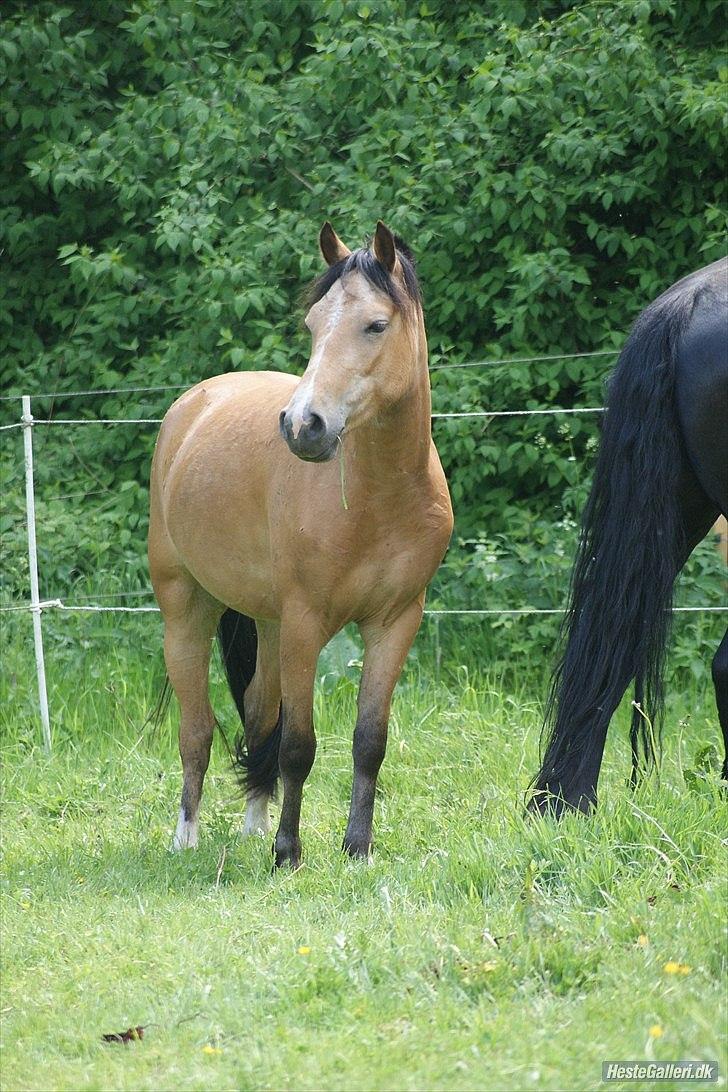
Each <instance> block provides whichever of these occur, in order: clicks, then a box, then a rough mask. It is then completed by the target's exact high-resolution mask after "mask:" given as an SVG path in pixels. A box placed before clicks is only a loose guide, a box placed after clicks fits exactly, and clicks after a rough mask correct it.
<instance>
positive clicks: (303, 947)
mask: <svg viewBox="0 0 728 1092" xmlns="http://www.w3.org/2000/svg"><path fill="white" fill-rule="evenodd" d="M298 954H299V955H311V949H310V948H309V946H308V944H302V945H301V947H300V948H299V949H298Z"/></svg>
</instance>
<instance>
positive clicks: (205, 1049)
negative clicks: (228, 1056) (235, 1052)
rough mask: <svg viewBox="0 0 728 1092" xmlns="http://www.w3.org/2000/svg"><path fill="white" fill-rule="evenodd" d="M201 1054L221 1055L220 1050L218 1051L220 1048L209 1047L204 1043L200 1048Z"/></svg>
mask: <svg viewBox="0 0 728 1092" xmlns="http://www.w3.org/2000/svg"><path fill="white" fill-rule="evenodd" d="M202 1053H203V1054H222V1050H221V1049H220V1047H214V1046H210V1044H209V1043H205V1045H204V1046H203V1048H202Z"/></svg>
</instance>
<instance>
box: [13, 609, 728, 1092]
mask: <svg viewBox="0 0 728 1092" xmlns="http://www.w3.org/2000/svg"><path fill="white" fill-rule="evenodd" d="M155 624H156V623H155ZM140 625H141V623H140ZM144 625H145V626H146V625H151V623H146V622H145V623H144ZM140 632H141V631H140ZM155 640H156V638H154V635H153V634H152V633H151V631H150V636H149V645H150V647H153V645H154V643H155ZM97 655H98V653H96V656H97ZM64 656H65V653H64ZM50 659H51V664H52V665H53V657H52V656H51V657H50ZM61 667H62V670H61ZM152 675H153V673H152V672H147V671H146V670H145V669H144V668H143V667H142V662H141V661H140V660H139V658H138V657H137V658H136V659H133V658H132V657H131V654H127V653H126V651H125V649H124V648H123V647H120V648H119V647H116V648H115V647H113V646H112V647H108V648H107V655H106V657H105V658H104V659H102V660H98V659H97V658H95V656H94V654H93V650H90V651H89V653H88V655H87V657H86V658H85V659H82V660H80V661H78V662H74V660H73V658H72V657H71V656H70V654H69V655H68V656H67V657H66V658H65V659H62V664H61V665H60V666H59V664H58V662H57V663H56V668H55V671H54V670H53V666H52V669H51V681H52V692H51V696H52V705H53V710H54V724H55V740H54V744H55V749H54V753H53V755H52V757H50V758H47V757H45V756H44V755H43V753H42V752H41V751H40V749H39V747H38V745H37V739H38V732H39V729H38V725H37V724H36V722H35V716H34V712H33V691H32V685H31V682H30V680H31V679H32V671H31V666H30V660H29V659H26V658H25V657H24V656H20V655H19V656H18V659H17V662H16V663H15V664H14V665H13V669H12V670H10V671H9V672H7V674H6V681H5V693H4V695H3V697H4V701H3V710H4V720H5V722H6V723H5V727H4V751H5V761H4V785H3V823H2V841H3V850H4V865H3V877H2V885H3V886H2V890H3V908H4V909H3V922H2V959H3V977H2V1003H1V1006H0V1007H1V1009H2V1020H3V1044H4V1053H3V1061H2V1069H1V1072H0V1078H1V1082H2V1087H3V1088H4V1089H6V1090H8V1092H14V1090H21V1089H69V1090H70V1089H74V1090H76V1089H134V1090H137V1089H155V1090H158V1089H288V1088H290V1089H464V1090H465V1089H467V1090H471V1089H490V1088H493V1089H529V1088H538V1089H541V1088H543V1089H591V1088H598V1087H600V1076H601V1062H602V1060H603V1059H608V1058H626V1059H630V1058H632V1059H634V1058H648V1057H655V1058H658V1059H659V1058H664V1059H682V1058H699V1059H719V1060H720V1062H721V1071H722V1073H723V1074H725V1073H726V1057H725V1035H724V1028H725V987H724V977H723V976H724V973H725V962H726V954H725V928H724V924H725V912H724V896H725V893H726V875H725V854H724V849H725V847H724V845H722V844H721V835H722V834H724V833H725V829H726V826H725V818H726V815H725V803H724V801H723V800H722V798H721V796H720V794H719V792H718V791H717V788H716V781H715V778H714V777H713V776H711V777H708V778H707V779H703V778H702V776H701V774H700V761H697V762H696V757H695V756H696V754H698V753H699V752H700V750H701V749H702V748H705V747H706V746H708V745H710V744H717V733H716V727H715V719H716V718H715V712H714V707H713V704H712V695H711V694H710V693H709V692H707V691H706V692H705V693H702V692H700V693H694V692H693V693H690V694H685V695H683V696H682V697H680V696H678V697H677V698H674V700H673V702H672V704H671V707H670V710H669V717H668V726H667V730H666V756H665V763H664V769H663V773H662V778H661V782H660V784H659V785H658V784H657V783H656V782H655V781H651V782H650V783H649V784H647V785H645V786H643V787H642V788H641V789H640V790H639V791H638V793H637V794H636V795H632V794H630V793H629V792H628V791H627V789H626V786H625V777H626V774H627V762H628V760H627V753H626V747H625V746H624V745H623V742H622V737H623V736H624V726H625V725H624V718H622V723H621V727H620V725H615V729H616V730H615V732H614V737H613V740H612V742H611V743H610V746H609V749H608V756H607V762H606V767H605V777H604V782H603V788H602V802H601V807H600V810H599V812H598V814H597V815H596V816H595V817H593V818H592V819H590V820H588V821H585V820H583V819H578V818H576V817H570V818H567V819H566V821H564V822H563V823H562V824H560V825H559V826H556V825H554V824H552V823H550V822H527V821H525V820H524V818H523V816H522V793H523V790H524V788H525V786H526V784H527V782H528V778H529V776H530V774H531V773H532V772H533V771H534V769H535V765H536V758H537V744H538V725H539V705H538V701H539V698H540V697H541V694H542V687H541V686H540V685H539V684H538V683H536V682H528V680H527V681H526V682H524V683H522V684H521V687H520V689H518V690H516V691H514V692H512V693H510V694H508V693H504V692H503V688H502V686H501V684H500V683H498V684H497V685H496V684H494V682H493V680H491V681H490V682H488V681H483V680H477V681H473V680H472V679H469V677H468V675H467V673H466V672H465V671H462V672H460V673H459V674H449V675H448V674H447V673H446V680H445V681H444V682H441V683H439V684H437V685H435V684H433V683H432V682H429V681H427V676H426V675H425V674H424V673H423V672H422V668H421V667H416V668H415V669H414V670H412V671H411V672H410V674H409V676H408V678H407V680H406V682H405V684H404V685H403V686H402V688H401V689H400V690H399V692H398V696H397V698H396V701H395V706H394V712H393V721H392V728H391V736H390V746H389V751H388V755H387V760H386V762H385V765H384V768H383V772H382V776H381V791H380V794H379V799H378V805H377V813H376V819H375V824H376V825H375V838H376V850H375V854H374V857H373V860H372V862H371V863H369V864H363V863H360V862H359V863H357V862H351V861H349V860H348V859H345V858H344V857H343V856H342V855H341V853H340V852H339V845H340V840H341V836H342V834H343V829H344V824H345V818H346V810H347V794H348V791H349V786H350V777H351V772H350V759H349V752H350V740H351V730H352V724H353V715H354V708H355V685H354V682H353V681H351V680H348V679H344V680H342V681H340V682H339V683H333V682H332V680H331V678H330V677H327V679H325V680H324V682H323V684H322V685H321V686H320V687H319V690H318V693H317V699H316V700H317V728H318V737H319V751H318V755H317V760H316V764H315V767H314V771H313V773H312V776H311V778H310V781H309V783H308V785H307V789H306V792H305V796H304V813H303V829H302V837H303V841H304V866H303V868H302V869H301V870H300V871H299V872H298V873H295V874H290V873H279V874H276V875H273V874H271V868H270V865H271V855H270V845H269V843H268V842H267V841H266V842H264V841H262V840H260V839H251V840H243V839H241V838H240V836H239V834H238V831H239V829H240V826H241V821H242V812H243V808H242V803H241V801H240V799H239V798H238V796H237V794H236V791H235V788H234V782H233V779H232V777H231V775H230V773H229V770H228V768H227V761H226V758H225V753H224V749H223V748H222V746H220V745H219V744H218V745H217V746H216V749H215V754H214V758H213V763H212V766H211V770H210V773H209V774H208V778H207V783H206V794H205V798H204V803H203V819H202V825H201V842H200V847H199V849H198V850H197V851H196V852H192V853H187V854H184V855H172V854H170V853H169V852H168V845H169V841H170V836H171V832H172V828H173V824H174V820H175V818H176V811H177V806H178V794H179V790H180V784H181V774H180V769H179V760H178V758H177V755H176V742H175V738H174V729H173V722H174V714H173V715H172V717H171V718H170V720H169V721H167V722H165V724H164V725H163V726H162V728H161V730H158V731H157V732H153V731H151V730H149V729H147V730H145V731H144V732H142V731H141V730H140V727H139V726H140V725H141V723H142V721H143V719H144V715H145V712H146V709H147V708H148V705H149V702H150V699H151V693H152V682H153V679H152V677H151V676H152ZM215 704H216V706H217V707H218V709H219V710H220V712H221V713H222V714H223V719H224V720H227V722H228V723H230V724H232V717H231V716H230V707H229V705H227V704H226V699H225V698H224V697H223V695H222V690H221V687H220V685H219V682H218V683H216V696H215ZM687 710H689V711H690V717H689V722H687V720H688V718H687V715H686V714H687ZM681 720H682V723H680V722H681ZM618 736H619V737H620V738H619V740H618V739H617V737H618ZM702 761H703V764H704V765H705V764H709V763H706V761H705V759H704V758H703V760H702ZM686 772H687V775H688V780H689V781H690V786H688V784H687V783H686V776H685V775H686ZM691 774H692V776H691ZM669 962H677V963H679V964H681V965H684V967H689V971H688V972H687V973H684V974H683V973H677V974H669V973H667V972H666V971H665V970H664V967H665V964H666V963H669ZM137 1024H142V1025H148V1027H147V1030H146V1033H145V1037H144V1040H143V1041H142V1042H136V1043H132V1044H130V1045H129V1046H122V1045H105V1044H103V1043H102V1042H101V1036H102V1035H103V1034H104V1033H107V1032H115V1031H119V1030H123V1029H125V1028H127V1027H128V1026H130V1025H137ZM655 1027H659V1029H660V1030H661V1032H662V1034H661V1035H660V1036H659V1037H655V1036H651V1035H650V1029H651V1028H652V1029H654V1028H655ZM630 1087H639V1086H635V1085H631V1086H630ZM643 1087H646V1086H643ZM661 1087H667V1088H669V1087H673V1086H671V1085H662V1086H661ZM722 1087H725V1080H724V1078H722Z"/></svg>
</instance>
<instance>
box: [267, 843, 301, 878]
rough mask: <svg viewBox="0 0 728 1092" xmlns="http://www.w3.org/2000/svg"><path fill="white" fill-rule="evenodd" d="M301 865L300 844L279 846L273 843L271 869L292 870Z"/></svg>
mask: <svg viewBox="0 0 728 1092" xmlns="http://www.w3.org/2000/svg"><path fill="white" fill-rule="evenodd" d="M300 867H301V846H300V844H299V845H298V846H281V847H280V848H279V847H277V846H276V844H275V842H274V843H273V871H274V872H275V871H276V870H277V869H279V868H290V869H291V871H292V872H295V871H296V869H298V868H300Z"/></svg>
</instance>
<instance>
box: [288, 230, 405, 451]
mask: <svg viewBox="0 0 728 1092" xmlns="http://www.w3.org/2000/svg"><path fill="white" fill-rule="evenodd" d="M319 243H320V246H321V253H322V254H323V256H324V258H325V260H326V262H327V264H328V269H327V270H326V271H325V272H324V273H323V275H322V276H321V277H319V278H318V280H317V281H315V282H314V284H313V286H312V288H311V292H310V296H309V304H310V307H309V311H308V314H307V315H306V325H307V326H308V328H309V330H310V331H311V338H312V346H311V357H310V359H309V362H308V366H307V368H306V371H305V372H304V373H303V376H302V378H301V382H300V383H299V385H298V387H297V388H296V391H295V393H294V395H293V397H292V398H291V400H290V402H289V403H288V405H287V406H286V408H285V409H284V410H283V411H282V412H281V415H280V429H281V435H282V436H283V438H284V440H285V441H286V443H287V444H288V446H289V448H290V449H291V451H292V452H293V454H294V455H297V456H298V457H299V458H300V459H306V460H308V461H310V462H327V461H328V460H329V459H331V458H333V456H334V455H335V454H336V448H337V441H338V440H339V438H340V436H341V434H342V433H343V432H344V429H346V430H348V431H350V430H351V429H354V428H356V427H358V426H359V425H361V424H363V423H364V422H366V421H369V420H372V419H373V418H375V417H376V416H377V415H379V414H381V413H382V412H383V411H384V410H386V408H387V407H388V406H391V405H393V404H394V403H396V402H397V401H399V399H401V397H402V396H403V394H404V393H405V392H406V391H407V390H408V389H409V387H410V386H411V384H412V383H413V381H414V370H415V368H416V367H417V364H418V362H419V359H420V354H421V352H423V351H424V330H423V327H422V311H421V307H420V295H419V288H418V285H417V277H416V275H415V270H414V262H413V260H412V256H411V254H410V252H409V250H408V249H407V248H406V247H405V246H404V244H403V243H401V242H400V241H399V240H398V239H395V237H394V236H393V235H392V233H391V231H390V230H389V228H387V227H386V226H385V225H384V224H383V223H382V222H381V221H380V222H379V223H378V224H377V230H376V232H375V234H374V238H373V240H372V243H371V246H370V247H368V248H366V249H362V250H355V251H353V252H352V251H351V250H349V248H348V247H346V246H345V245H344V244H343V243H342V241H341V239H339V237H338V235H337V234H336V232H335V231H334V229H333V228H332V226H331V224H329V223H328V222H327V223H325V224H324V226H323V227H322V229H321V234H320V237H319ZM420 335H421V343H420Z"/></svg>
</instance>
